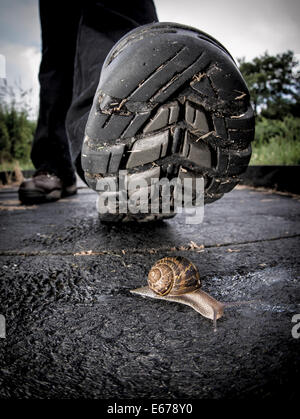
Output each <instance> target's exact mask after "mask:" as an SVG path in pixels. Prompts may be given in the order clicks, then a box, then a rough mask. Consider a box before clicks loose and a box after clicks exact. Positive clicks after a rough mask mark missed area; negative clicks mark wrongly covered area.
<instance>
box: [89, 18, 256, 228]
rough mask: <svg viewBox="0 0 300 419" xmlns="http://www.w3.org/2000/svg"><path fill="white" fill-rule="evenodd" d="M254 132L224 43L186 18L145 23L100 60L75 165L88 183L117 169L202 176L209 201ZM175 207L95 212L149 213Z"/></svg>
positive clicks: (121, 217)
mask: <svg viewBox="0 0 300 419" xmlns="http://www.w3.org/2000/svg"><path fill="white" fill-rule="evenodd" d="M133 61H134V64H133ZM253 138H254V114H253V110H252V108H251V105H250V98H249V92H248V89H247V86H246V84H245V82H244V80H243V78H242V76H241V74H240V72H239V70H238V68H237V66H236V64H235V63H234V61H233V59H232V57H231V56H230V54H229V53H228V51H226V49H225V48H224V47H223V46H222V45H221V44H219V43H218V42H217V41H216V40H214V39H213V38H211V37H210V36H209V35H207V34H204V33H202V32H200V31H197V30H195V29H193V28H189V27H186V26H182V25H178V24H169V23H158V24H157V23H156V24H150V25H145V26H143V27H140V28H137V29H135V30H134V31H132V32H130V33H129V34H127V35H126V36H125V37H124V38H123V39H121V40H120V41H119V42H118V43H117V44H116V46H115V47H114V48H113V50H112V51H111V52H110V54H109V55H108V57H107V59H106V61H105V63H104V66H103V70H102V73H101V78H100V83H99V86H98V89H97V92H96V95H95V99H94V104H93V107H92V110H91V112H90V115H89V119H88V123H87V126H86V131H85V139H84V143H83V148H82V167H83V170H84V172H85V179H86V182H87V183H88V185H89V186H90V187H91V188H92V189H95V190H96V189H97V181H98V180H99V179H103V178H106V177H114V176H116V175H117V174H118V172H119V170H127V171H128V174H129V176H128V178H130V177H131V176H134V179H137V180H138V179H139V178H140V179H146V180H147V181H150V180H151V178H159V179H161V178H163V177H167V178H169V179H170V178H174V177H179V178H184V177H191V178H195V177H202V178H203V179H204V185H205V190H204V202H205V203H206V204H207V203H211V202H213V201H215V200H217V199H219V198H221V197H222V196H223V194H224V193H226V192H229V191H231V190H232V189H233V188H234V186H236V184H237V183H238V181H239V175H240V174H241V173H243V172H244V171H245V169H246V168H247V166H248V163H249V160H250V157H251V145H250V143H251V141H252V140H253ZM129 180H130V179H129ZM172 215H174V214H158V215H154V214H100V218H102V220H104V221H131V220H138V221H150V220H153V219H159V218H166V217H170V216H172Z"/></svg>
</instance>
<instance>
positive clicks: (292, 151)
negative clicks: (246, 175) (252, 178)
mask: <svg viewBox="0 0 300 419" xmlns="http://www.w3.org/2000/svg"><path fill="white" fill-rule="evenodd" d="M298 164H300V141H293V140H288V139H287V138H284V139H281V138H278V137H273V138H271V139H270V141H269V142H267V143H266V142H265V143H259V142H255V141H254V143H252V157H251V160H250V165H251V166H255V165H286V166H289V165H298Z"/></svg>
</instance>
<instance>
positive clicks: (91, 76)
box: [66, 0, 158, 178]
mask: <svg viewBox="0 0 300 419" xmlns="http://www.w3.org/2000/svg"><path fill="white" fill-rule="evenodd" d="M157 20H158V19H157V15H156V10H155V7H154V4H153V1H152V0H131V1H129V2H126V1H124V0H102V1H87V2H85V3H84V7H83V11H82V18H81V22H80V25H79V30H78V39H77V49H76V58H75V70H74V87H73V100H72V104H71V107H70V109H69V112H68V115H67V120H66V127H67V133H68V137H69V140H70V148H71V155H72V159H73V162H75V164H76V168H77V172H78V173H79V174H80V175H81V177H82V178H83V172H82V169H81V164H80V152H81V147H82V142H83V138H84V130H85V125H86V122H87V119H88V115H89V112H90V109H91V106H92V103H93V98H94V94H95V92H96V89H97V85H98V83H99V77H100V73H101V69H102V65H103V63H104V61H105V58H106V56H107V54H108V53H109V51H110V50H111V48H112V47H113V46H114V45H115V43H116V42H117V41H118V40H119V39H120V38H121V37H123V36H124V35H125V34H126V33H127V32H129V31H130V30H132V29H134V28H136V27H139V26H141V25H144V24H147V23H151V22H157Z"/></svg>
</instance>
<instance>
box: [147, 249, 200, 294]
mask: <svg viewBox="0 0 300 419" xmlns="http://www.w3.org/2000/svg"><path fill="white" fill-rule="evenodd" d="M148 285H149V288H150V289H151V290H152V291H154V292H155V293H156V294H158V295H160V296H165V295H169V296H175V295H182V294H186V293H188V292H193V291H195V290H197V289H199V288H200V287H201V281H200V274H199V271H198V269H197V268H196V266H195V265H194V264H193V263H192V262H191V261H189V260H188V259H186V258H184V257H182V256H176V257H165V258H163V259H160V260H159V261H157V262H156V263H155V265H154V266H153V267H152V268H151V269H150V272H149V274H148Z"/></svg>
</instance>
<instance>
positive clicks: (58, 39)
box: [31, 0, 81, 184]
mask: <svg viewBox="0 0 300 419" xmlns="http://www.w3.org/2000/svg"><path fill="white" fill-rule="evenodd" d="M69 4H70V6H69V7H64V6H63V5H62V2H61V1H57V0H51V1H48V0H40V21H41V31H42V61H41V65H40V71H39V81H40V109H39V118H38V124H37V129H36V133H35V137H34V141H33V146H32V152H31V158H32V161H33V164H34V165H35V167H36V169H42V170H45V171H48V172H54V173H55V174H56V175H57V176H59V177H60V178H62V180H63V181H64V182H65V184H72V183H73V182H74V180H75V177H74V166H73V164H72V160H71V156H70V149H69V142H68V138H67V134H66V129H65V120H66V114H67V111H68V109H69V107H70V104H71V100H72V89H73V75H74V58H75V51H76V40H77V32H78V24H79V20H80V16H81V7H80V2H76V1H74V2H71V3H69Z"/></svg>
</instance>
